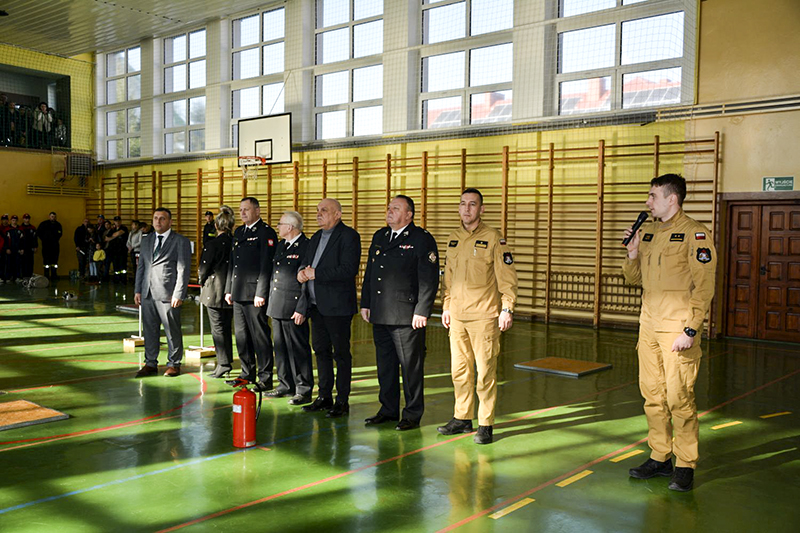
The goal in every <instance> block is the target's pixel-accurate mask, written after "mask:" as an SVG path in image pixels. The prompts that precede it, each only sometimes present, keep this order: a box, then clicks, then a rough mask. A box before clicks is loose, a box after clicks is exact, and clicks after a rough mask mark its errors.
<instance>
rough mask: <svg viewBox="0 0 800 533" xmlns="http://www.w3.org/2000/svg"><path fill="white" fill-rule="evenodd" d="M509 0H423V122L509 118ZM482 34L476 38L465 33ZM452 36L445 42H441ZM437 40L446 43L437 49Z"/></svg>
mask: <svg viewBox="0 0 800 533" xmlns="http://www.w3.org/2000/svg"><path fill="white" fill-rule="evenodd" d="M513 27H514V2H513V0H462V1H460V2H443V1H434V0H427V1H426V5H425V6H423V11H422V28H423V31H422V43H423V45H437V44H439V43H442V44H439V46H437V47H425V48H423V52H422V65H421V74H422V80H421V96H420V103H421V106H420V107H421V111H422V127H423V128H425V129H428V128H431V129H432V128H451V127H458V126H463V125H466V124H485V123H489V122H502V121H508V120H511V110H512V94H513V91H512V82H513V71H514V44H513V42H511V39H512V35H511V33H510V31H509V30H511V29H512V28H513ZM484 34H495V35H491V36H487V37H483V38H482V39H481V40H480V44H476V43H477V42H478V41H476V40H475V39H474V38H473V39H468V37H476V36H479V35H484ZM448 42H451V44H449V45H445V44H444V43H448ZM442 46H445V47H447V48H451V49H452V51H449V52H446V53H435V52H434V51H436V52H438V51H439V50H440V49H441V47H442Z"/></svg>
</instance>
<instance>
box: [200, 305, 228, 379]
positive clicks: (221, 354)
mask: <svg viewBox="0 0 800 533" xmlns="http://www.w3.org/2000/svg"><path fill="white" fill-rule="evenodd" d="M206 309H208V321H209V322H211V338H212V339H214V351H215V352H216V355H217V366H223V367H227V368H231V366H232V365H233V308H232V307H206Z"/></svg>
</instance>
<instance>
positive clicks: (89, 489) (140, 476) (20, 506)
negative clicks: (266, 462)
mask: <svg viewBox="0 0 800 533" xmlns="http://www.w3.org/2000/svg"><path fill="white" fill-rule="evenodd" d="M345 425H347V424H336V425H334V426H332V427H331V428H330V429H328V428H325V429H323V430H321V431H309V432H306V433H301V434H299V435H293V436H291V437H286V438H283V439H278V440H276V441H272V442H265V443H262V444H256V445H255V446H254V447H251V448H244V449H241V450H234V451H232V452H225V453H220V454H217V455H212V456H210V457H203V458H202V459H194V460H192V461H188V462H186V463H183V464H179V465H174V466H170V467H168V468H162V469H160V470H153V471H152V472H147V473H146V474H138V475H136V476H131V477H127V478H123V479H116V480H114V481H108V482H106V483H101V484H100V485H94V486H93V487H87V488H85V489H78V490H73V491H70V492H65V493H63V494H57V495H55V496H48V497H47V498H41V499H39V500H33V501H30V502H26V503H20V504H18V505H13V506H11V507H6V508H5V509H0V514H5V513H10V512H11V511H17V510H19V509H25V508H26V507H31V506H33V505H37V504H40V503H47V502H52V501H55V500H61V499H63V498H68V497H70V496H77V495H79V494H85V493H87V492H92V491H95V490H99V489H104V488H107V487H113V486H114V485H120V484H122V483H127V482H128V481H135V480H137V479H143V478H146V477H150V476H155V475H157V474H163V473H165V472H171V471H173V470H178V469H179V468H185V467H188V466H194V465H198V464H200V463H204V462H206V461H213V460H215V459H221V458H223V457H228V456H231V455H235V454H237V453H244V452H247V451H249V450H252V449H254V448H256V447H258V446H267V447H268V446H274V445H275V444H280V443H282V442H287V441H290V440H295V439H300V438H304V437H309V436H311V435H314V434H315V433H320V432H324V431H331V430H333V429H334V428H337V427H341V426H345ZM259 453H261V452H259Z"/></svg>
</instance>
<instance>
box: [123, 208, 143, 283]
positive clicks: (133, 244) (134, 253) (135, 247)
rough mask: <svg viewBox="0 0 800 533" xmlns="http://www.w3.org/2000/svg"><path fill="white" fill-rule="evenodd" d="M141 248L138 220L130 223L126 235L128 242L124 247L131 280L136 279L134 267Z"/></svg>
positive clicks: (140, 226)
mask: <svg viewBox="0 0 800 533" xmlns="http://www.w3.org/2000/svg"><path fill="white" fill-rule="evenodd" d="M141 246H142V223H141V222H140V221H138V220H132V221H131V232H130V233H129V234H128V242H127V243H125V247H126V248H127V249H128V255H129V256H130V259H131V272H133V279H136V265H137V264H138V263H139V250H140V248H141Z"/></svg>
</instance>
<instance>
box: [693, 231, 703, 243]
mask: <svg viewBox="0 0 800 533" xmlns="http://www.w3.org/2000/svg"><path fill="white" fill-rule="evenodd" d="M694 240H696V241H704V240H706V234H705V233H695V234H694Z"/></svg>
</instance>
